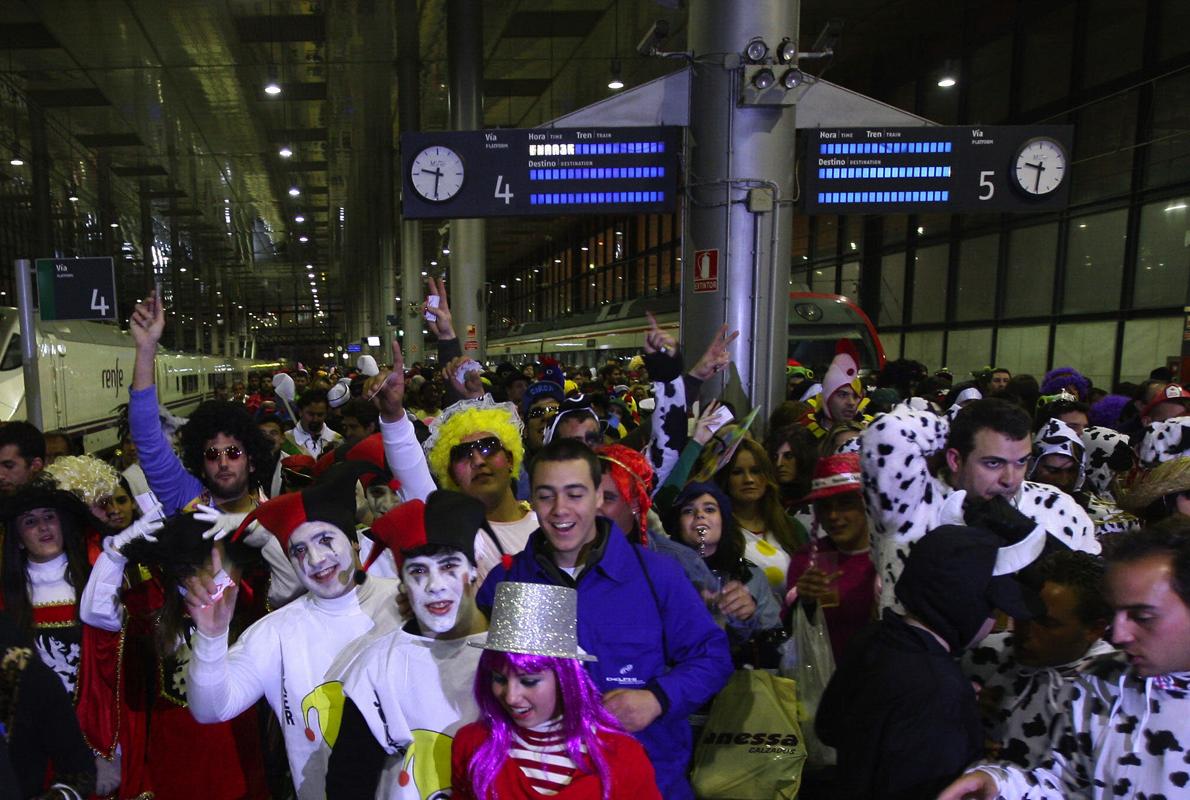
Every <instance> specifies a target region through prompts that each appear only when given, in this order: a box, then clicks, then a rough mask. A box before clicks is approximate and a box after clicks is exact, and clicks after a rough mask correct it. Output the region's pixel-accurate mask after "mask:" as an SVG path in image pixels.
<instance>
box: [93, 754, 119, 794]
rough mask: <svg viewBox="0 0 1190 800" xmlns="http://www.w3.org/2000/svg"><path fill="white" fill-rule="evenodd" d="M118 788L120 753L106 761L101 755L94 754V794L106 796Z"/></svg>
mask: <svg viewBox="0 0 1190 800" xmlns="http://www.w3.org/2000/svg"><path fill="white" fill-rule="evenodd" d="M119 788H120V753H119V752H117V753H116V757H115V758H113V759H112V760H111V761H108V760H107V759H106V758H104V757H103V756H95V794H96V795H97V796H99V797H107V796H108V795H109V794H112V793H113V792H115V791H116V789H119Z"/></svg>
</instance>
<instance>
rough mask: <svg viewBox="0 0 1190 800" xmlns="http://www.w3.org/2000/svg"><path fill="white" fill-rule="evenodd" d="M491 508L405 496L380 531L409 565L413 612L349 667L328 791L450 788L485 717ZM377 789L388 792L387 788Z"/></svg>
mask: <svg viewBox="0 0 1190 800" xmlns="http://www.w3.org/2000/svg"><path fill="white" fill-rule="evenodd" d="M483 521H484V508H483V505H482V504H481V503H480V502H479V501H477V500H476V499H474V498H472V497H468V496H466V495H463V494H460V493H458V492H451V491H446V490H442V491H437V492H434V493H433V494H431V495H430V497H429V500H428V501H427V502H426V503H422V502H421V501H420V500H413V501H410V502H407V503H403V504H402V505H400V506H398V507H397V508H395V509H393V510H392V511H390V512H388V513H387V514H385V515H384V517H382V519H381V521H378V524H377V525H375V526H373V528H372V532H373V535H374V536H376V537H377V538H378V539H379V540H380V541H381V542H382V543H383V545H384V546H387V547H390V548H391V549H392V551H393V554H394V555H395V556H396V559H397V562H398V564H399V565H400V574H401V584H402V585H401V592H402V594H404V595H405V596H406V597H407V598H408V600H409V604H410V606H411V607H412V610H413V619H411V620H409V622H407V623H406V624H405V625H404V626H403V627H401V628H400V629H398V630H394V631H392V632H391V633H388V634H386V635H384V636H382V637H378V638H372V639H371V643H370V644H369V646H368V647H367V648H366V649H365V650H364V651H363V652H362V653H361V654H360V655H359V656H358V657H357V658H355V659H354V660H353V661H352V663H351V664H350V666H348V667H347V668H346V670H345V672H344V674H343V691H344V693H345V694H346V695H347V699H346V700H345V702H344V708H343V723H342V726H341V727H340V730H339V737H338V740H337V741H336V743H335V749H334V752H333V753H332V754H331V757H330V765H329V769H328V772H327V784H326V790H327V796H328V797H385V798H392V800H421V798H423V797H439V796H445V795H446V793H449V791H450V788H451V785H450V768H451V764H450V741H451V739H452V738H453V736H454V734H455V732H456V731H457V730H458V729H459V728H461V727H462V726H463V725H465V724H467V723H468V722H471V721H473V720H474V719H475V718H476V716H477V715H478V708H477V706H476V704H475V698H474V694H473V691H472V690H473V684H474V682H475V670H476V667H477V665H478V663H479V656H480V652H481V651H480V650H479V649H478V648H476V647H469V646H468V645H469V644H471V643H472V642H482V641H483V639H484V637H485V632H486V630H487V620H486V618H485V617H484V615H483V614H481V613H480V612H479V610H478V609H477V608H476V606H475V594H476V589H477V585H478V584H477V583H476V580H475V575H476V570H475V553H474V545H475V538H474V537H473V536H472V535H471V534H470V531H472V530H475V529H476V528H478V527H480V526H481V525H483ZM377 786H380V787H381V791H380V792H379V793H377V791H376V789H377Z"/></svg>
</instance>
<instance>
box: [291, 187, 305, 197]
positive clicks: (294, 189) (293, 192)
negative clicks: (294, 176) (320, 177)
mask: <svg viewBox="0 0 1190 800" xmlns="http://www.w3.org/2000/svg"><path fill="white" fill-rule="evenodd" d="M301 193H302V190H301V189H299V188H298V187H296V186H290V187H289V196H290V197H297V196H298V195H300V194H301Z"/></svg>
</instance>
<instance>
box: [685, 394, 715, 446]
mask: <svg viewBox="0 0 1190 800" xmlns="http://www.w3.org/2000/svg"><path fill="white" fill-rule="evenodd" d="M720 408H722V405H721V404H720V403H719V401H718V400H712V401H711V402H709V403H707V405H706V408H704V409H703V410H702V413H701V414H699V415H698V421H697V422H695V423H694V433H693V435H691V437H690V438H691V439H693V440H694V441H696V442H698V443H699V444H701V445H705V444H706V443H707V442H709V441H711V437H712V436H714V435H715V430H716V425H715V422H716V420H715V412H716V411H718V410H719V409H720Z"/></svg>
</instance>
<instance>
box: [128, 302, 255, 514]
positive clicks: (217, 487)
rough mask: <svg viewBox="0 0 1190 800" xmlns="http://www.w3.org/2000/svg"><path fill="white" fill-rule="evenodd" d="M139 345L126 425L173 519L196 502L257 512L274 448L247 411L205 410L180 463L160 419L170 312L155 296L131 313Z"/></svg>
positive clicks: (190, 429) (195, 418) (194, 422)
mask: <svg viewBox="0 0 1190 800" xmlns="http://www.w3.org/2000/svg"><path fill="white" fill-rule="evenodd" d="M129 327H130V328H131V330H132V338H133V341H134V342H135V344H136V360H135V362H134V364H133V371H132V387H131V390H130V392H129V398H130V399H129V401H128V425H129V430H130V432H131V434H132V441H133V442H134V443H135V444H136V449H137V453H138V455H139V459H140V460H139V463H140V466H141V469H142V470H144V473H145V477H146V478H147V479H148V481H149V488H150V489H152V490H153V494H155V495H156V496H157V499H158V500H159V501H160V502H161V504H162V506H163V507H164V512H165V514H167V515H169V514H174V513H176V512H178V511H181V510H183V509H185V508H187V507H189V506H191V505H192V504H193V503H194V501H196V500H197V501H198V502H201V503H205V504H208V505H214V506H217V507H218V508H219V509H220V510H222V511H226V512H231V513H244V512H247V511H251V510H252V509H253V508H254V507H255V506H256V502H257V497H256V496H255V493H254V492H253V491H252V490H253V489H254V488H255V486H256V485H257V484H258V483H259V481H260V480H261V478H262V477H264V476H266V475H267V474H268V472H267V470H270V469H271V466H272V459H271V457H270V449H271V448H270V447H269V444H268V442H267V441H266V440H265V437H264V434H262V433H261V432H260V430H259V429H258V428H257V427H256V423H255V422H253V420H252V417H251V415H250V414H249V413H248V412H247V411H246V410H245V408H244V406H242V405H238V404H235V403H227V402H214V401H212V402H207V403H203V404H202V405H200V406H199V407H198V408H197V409H196V410H195V412H194V413H193V414H191V416H190V420H189V422H187V423H186V425H185V426H183V428H182V430H181V436H182V459H181V460H180V461H179V460H178V457H177V456H176V455H174V451H173V448H172V447H171V446H170V442H169V440H168V439H167V438H166V436H165V434H164V432H163V431H162V430H161V422H160V419H159V418H158V414H157V387H156V385H155V383H154V381H155V377H154V376H155V373H156V369H155V365H154V362H155V360H156V353H157V343H158V341H160V339H161V334H162V333H163V332H164V330H165V308H164V306H163V305H162V303H161V301H160V300H159V299H158V297H157V295H156V292H150V293H149V297H148V298H147V299H146V300H145V302H143V303H138V304H137V305H136V309H135V310H134V311H133V312H132V320H131V323H130V326H129Z"/></svg>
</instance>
